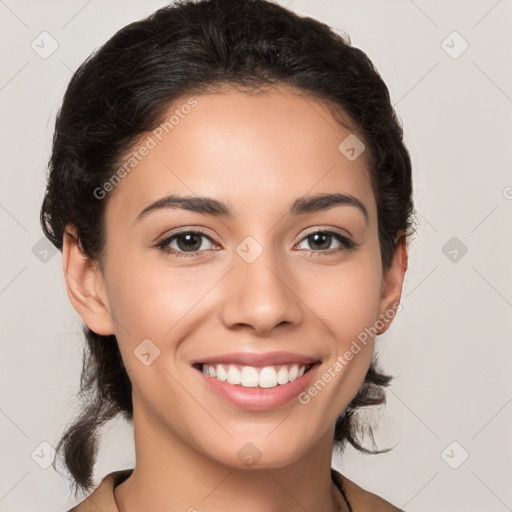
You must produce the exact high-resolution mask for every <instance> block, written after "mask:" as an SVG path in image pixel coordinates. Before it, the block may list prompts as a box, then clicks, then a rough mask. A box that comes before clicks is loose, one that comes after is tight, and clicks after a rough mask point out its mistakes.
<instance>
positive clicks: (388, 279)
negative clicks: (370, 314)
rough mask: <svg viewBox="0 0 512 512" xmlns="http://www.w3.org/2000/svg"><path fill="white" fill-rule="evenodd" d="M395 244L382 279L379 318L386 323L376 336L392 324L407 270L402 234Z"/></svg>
mask: <svg viewBox="0 0 512 512" xmlns="http://www.w3.org/2000/svg"><path fill="white" fill-rule="evenodd" d="M395 244H396V249H395V254H394V256H393V261H392V263H391V266H390V267H389V269H388V270H387V271H386V272H385V273H384V275H383V277H382V288H381V297H380V302H379V314H380V316H379V318H380V319H384V320H385V319H387V321H383V322H381V323H382V324H384V326H383V327H382V328H381V329H379V330H378V334H383V333H385V332H386V331H387V330H388V328H389V326H390V325H391V323H392V320H393V318H394V316H395V314H396V311H397V307H398V305H399V304H400V298H401V296H402V285H403V282H404V277H405V271H406V270H407V239H406V236H405V235H404V234H403V233H402V232H400V233H399V234H398V235H397V236H396V237H395ZM391 311H392V312H393V315H392V316H391V315H390V312H391ZM386 313H387V314H386Z"/></svg>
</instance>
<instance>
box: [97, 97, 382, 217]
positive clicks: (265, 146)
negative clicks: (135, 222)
mask: <svg viewBox="0 0 512 512" xmlns="http://www.w3.org/2000/svg"><path fill="white" fill-rule="evenodd" d="M349 122H350V121H349V119H348V117H347V123H349ZM354 136H355V133H353V132H352V131H351V130H350V129H349V128H347V127H345V126H342V125H341V124H340V123H339V122H337V121H336V120H335V119H334V117H333V115H332V113H331V111H330V110H329V108H328V107H327V105H326V104H325V103H324V102H322V101H320V100H317V99H314V98H312V97H310V96H305V95H303V94H302V95H299V94H297V92H295V91H294V90H291V89H289V88H285V87H275V88H272V89H270V90H268V91H265V92H264V93H258V94H247V93H245V92H242V91H237V90H234V89H228V90H227V91H225V92H221V93H212V94H200V95H192V96H184V97H182V98H180V99H179V100H177V101H175V102H174V103H173V105H172V106H171V107H170V108H168V109H167V111H166V112H165V115H164V116H163V122H162V124H161V125H159V126H158V127H157V128H156V129H154V130H153V131H151V132H147V133H144V134H142V136H141V139H140V142H139V144H138V145H136V146H135V147H134V148H133V150H132V151H131V152H130V153H129V154H127V155H125V156H124V160H123V162H124V163H125V166H124V167H125V169H126V170H127V171H128V172H125V173H123V174H124V177H123V178H122V179H121V180H120V182H119V183H118V185H117V186H116V188H115V190H114V191H113V192H114V193H111V194H112V195H111V197H110V200H109V204H108V207H107V217H108V216H109V213H108V212H109V211H115V212H117V214H118V216H120V217H121V218H123V219H125V220H128V219H135V217H136V216H137V214H138V213H139V212H140V211H141V210H142V209H143V208H144V207H145V206H146V205H147V204H148V203H150V202H152V201H156V200H158V199H159V198H161V197H164V196H166V195H169V194H183V195H197V196H210V197H215V198H217V199H219V200H222V201H226V202H229V204H230V205H232V209H233V210H234V213H235V215H237V214H239V215H243V214H244V213H248V212H252V214H254V211H255V209H256V210H257V211H259V212H261V211H262V208H263V209H264V210H268V211H270V210H275V211H276V212H281V213H282V212H283V210H284V207H285V206H286V205H288V204H289V203H291V202H293V200H294V199H296V198H297V197H299V196H303V195H305V194H314V193H319V192H329V193H332V192H341V193H347V194H352V195H354V196H356V197H358V198H359V199H360V200H361V201H363V202H364V203H365V204H366V206H367V209H368V213H369V215H370V218H371V217H372V216H373V215H375V205H374V198H373V192H372V189H371V181H370V177H369V172H368V169H367V165H366V159H365V157H366V156H367V155H366V154H365V153H364V151H363V153H362V154H361V155H360V157H358V158H356V159H352V158H347V153H346V152H345V151H344V150H345V149H346V148H345V146H346V145H347V144H346V143H345V142H344V141H347V140H348V141H351V140H352V139H351V138H349V139H347V137H354ZM340 144H341V149H340ZM349 145H350V144H349ZM352 145H353V144H352ZM356 149H358V150H360V149H361V148H360V147H358V148H356ZM352 155H353V153H352ZM349 156H350V153H349ZM130 159H131V160H130ZM129 162H131V163H132V165H131V166H130V165H126V164H127V163H129Z"/></svg>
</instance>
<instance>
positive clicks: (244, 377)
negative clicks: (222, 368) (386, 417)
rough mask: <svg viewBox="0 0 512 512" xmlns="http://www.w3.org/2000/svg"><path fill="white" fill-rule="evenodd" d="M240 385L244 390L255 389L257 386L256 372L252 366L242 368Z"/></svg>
mask: <svg viewBox="0 0 512 512" xmlns="http://www.w3.org/2000/svg"><path fill="white" fill-rule="evenodd" d="M240 384H242V386H243V387H244V388H255V387H257V386H258V371H257V370H256V368H253V367H252V366H244V367H243V368H242V371H241V372H240Z"/></svg>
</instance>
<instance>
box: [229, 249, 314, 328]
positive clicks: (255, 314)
mask: <svg viewBox="0 0 512 512" xmlns="http://www.w3.org/2000/svg"><path fill="white" fill-rule="evenodd" d="M226 277H227V279H225V280H224V281H223V285H222V308H221V315H222V321H223V322H224V325H225V326H226V327H227V328H230V329H234V328H235V329H242V328H244V327H245V328H247V329H250V330H253V331H254V333H255V334H257V335H258V336H268V335H270V334H271V333H272V332H273V331H274V330H275V329H276V328H277V327H278V326H281V327H283V326H285V325H288V327H293V326H297V325H299V324H300V323H301V322H302V320H303V315H304V313H303V311H304V304H303V302H302V300H301V298H300V296H299V295H300V290H297V285H296V282H295V280H294V277H293V273H292V272H291V269H289V268H287V267H286V262H285V261H283V260H282V259H281V261H277V259H276V258H275V257H274V256H273V254H272V251H271V250H264V251H263V252H262V254H261V255H260V256H259V257H258V258H257V259H256V260H255V261H253V262H251V263H249V262H247V261H245V260H244V259H243V258H241V257H239V256H238V255H235V257H234V268H233V269H232V270H231V272H229V274H228V276H226Z"/></svg>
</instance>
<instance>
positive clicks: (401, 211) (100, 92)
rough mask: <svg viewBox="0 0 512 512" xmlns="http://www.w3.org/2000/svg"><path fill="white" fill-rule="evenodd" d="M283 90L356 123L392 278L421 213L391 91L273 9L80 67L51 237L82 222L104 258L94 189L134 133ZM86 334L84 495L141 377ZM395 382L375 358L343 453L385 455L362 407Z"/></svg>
mask: <svg viewBox="0 0 512 512" xmlns="http://www.w3.org/2000/svg"><path fill="white" fill-rule="evenodd" d="M278 84H282V85H287V86H291V87H293V88H294V89H295V90H297V91H300V92H303V93H306V94H308V95H310V96H311V97H313V98H318V99H320V100H323V101H325V102H326V104H328V105H329V106H331V107H332V106H334V107H335V109H337V110H338V112H339V113H340V114H342V115H345V116H346V115H348V117H349V118H350V120H352V121H353V123H355V127H356V131H357V133H358V134H359V136H360V137H361V138H362V140H364V143H365V145H366V148H367V149H366V152H365V153H366V154H367V155H368V166H369V172H370V176H371V179H372V183H373V189H374V194H375V198H376V203H377V214H378V231H379V233H378V234H379V243H380V249H381V258H382V265H383V269H384V270H386V269H388V268H389V266H390V264H391V262H392V259H393V255H394V253H395V250H396V246H397V243H398V240H400V239H401V238H402V237H406V240H407V237H409V236H410V235H411V234H412V232H413V228H412V224H413V215H414V212H413V203H412V177H411V161H410V157H409V153H408V151H407V149H406V147H405V145H404V143H403V131H402V127H401V124H400V122H399V120H398V119H397V117H396V114H395V111H394V109H393V107H392V105H391V101H390V96H389V92H388V89H387V87H386V85H385V84H384V82H383V80H382V78H381V77H380V75H379V73H378V71H377V70H376V68H375V67H374V65H373V64H372V62H371V61H370V59H369V58H368V56H367V55H366V54H365V53H364V52H363V51H361V50H359V49H358V48H354V47H353V46H352V45H351V44H350V38H349V37H348V36H346V35H345V36H342V35H340V34H338V33H336V32H335V31H333V30H332V29H331V28H330V27H329V26H327V25H325V24H323V23H321V22H319V21H317V20H314V19H311V18H308V17H301V16H299V15H297V14H295V13H293V12H292V11H289V10H287V9H285V8H283V7H280V6H278V5H276V4H273V3H271V2H268V1H265V0H199V1H193V0H186V1H178V2H176V3H173V4H171V5H169V6H166V7H163V8H161V9H159V10H158V11H156V12H155V13H154V14H152V15H151V16H149V17H148V18H145V19H143V20H141V21H138V22H135V23H131V24H130V25H128V26H126V27H124V28H122V29H121V30H119V31H118V32H117V33H116V34H115V35H114V36H113V37H112V38H111V39H110V40H108V41H107V42H106V43H105V44H104V45H103V46H102V47H101V48H99V49H98V50H97V51H95V52H94V53H93V54H92V55H91V56H89V57H88V58H87V59H86V60H85V62H83V64H82V65H81V66H80V67H79V68H78V69H77V71H76V72H75V73H74V75H73V77H72V79H71V81H70V83H69V85H68V88H67V90H66V93H65V96H64V99H63V103H62V106H61V108H60V110H59V112H58V114H57V119H56V123H55V133H54V137H53V147H52V153H51V157H50V160H49V165H48V167H49V175H48V183H47V189H46V194H45V196H44V200H43V204H42V208H41V223H42V227H43V230H44V233H45V235H46V236H47V237H48V239H49V240H50V241H51V242H52V243H53V244H54V245H55V246H56V247H57V248H58V249H59V250H61V249H62V246H63V237H64V233H65V228H66V226H68V225H72V226H74V227H75V228H76V233H77V238H78V240H79V242H80V244H81V247H82V249H83V251H84V253H85V254H86V255H87V256H88V257H89V258H90V259H97V260H98V261H101V257H102V254H103V251H104V250H105V246H106V244H105V230H104V210H105V205H106V203H107V200H108V198H106V199H103V200H98V198H97V195H96V194H95V193H94V191H95V190H97V189H98V187H101V186H102V184H103V183H105V182H106V181H107V180H108V179H109V178H110V177H111V176H112V175H113V173H114V170H115V169H117V168H118V167H117V166H118V165H119V164H120V162H121V161H122V157H123V155H125V154H126V153H127V152H128V150H129V149H130V148H132V147H133V145H134V143H135V142H136V141H137V138H138V137H139V136H140V135H141V134H143V133H144V132H148V131H151V130H154V129H155V128H156V127H157V126H158V125H159V124H160V123H161V121H162V118H163V116H164V114H165V113H166V111H167V108H168V106H169V105H171V104H172V103H173V101H175V100H176V99H177V98H179V97H182V96H183V95H186V94H193V93H201V92H203V93H208V92H210V91H212V90H214V89H215V88H216V87H221V86H223V85H224V86H225V85H230V86H235V87H241V88H243V89H244V90H247V91H249V90H251V89H252V90H255V89H258V88H263V87H264V86H268V87H271V86H272V85H278ZM344 119H347V118H346V117H344ZM84 334H85V338H86V342H87V343H86V347H85V349H84V354H83V370H82V376H81V382H80V393H79V397H80V398H81V400H82V404H83V405H82V411H81V414H80V415H79V417H78V418H76V420H75V421H74V422H73V423H72V424H71V426H69V428H68V429H67V430H66V431H65V433H64V434H63V436H62V437H61V439H60V441H59V444H58V446H57V452H58V453H59V454H62V453H63V457H64V462H65V465H66V467H67V470H68V471H69V473H70V474H71V476H72V477H73V485H74V487H75V494H77V493H78V491H79V490H82V491H87V490H89V489H90V487H91V486H92V485H93V481H92V476H93V469H94V464H95V461H96V456H97V447H98V432H99V428H100V427H101V426H102V425H103V424H104V423H105V422H106V421H108V420H110V419H112V418H114V417H115V416H116V415H118V414H121V415H123V416H124V417H125V418H126V419H132V418H133V409H132V397H131V382H130V379H129V377H128V374H127V372H126V369H125V367H124V364H123V361H122V359H121V355H120V351H119V348H118V344H117V340H116V337H115V336H113V335H111V336H100V335H99V334H96V333H95V332H93V331H92V330H90V329H89V328H88V327H87V326H84ZM390 380H391V377H390V376H387V375H384V374H382V373H380V371H379V370H378V367H377V364H376V361H375V359H374V360H373V361H372V364H371V366H370V368H369V370H368V373H367V375H366V377H365V380H364V382H363V384H362V386H361V388H360V390H359V392H358V393H357V395H356V396H355V397H354V399H353V400H352V401H351V403H350V404H349V405H348V407H347V408H346V409H345V411H343V412H342V413H341V414H340V416H339V417H338V419H337V421H336V426H335V433H334V445H335V447H337V448H338V449H339V450H340V451H342V450H343V448H344V447H345V445H346V443H347V442H349V443H350V444H352V445H353V446H354V447H355V448H357V449H358V450H361V451H363V452H366V453H375V452H372V451H371V450H368V449H367V448H365V447H363V446H362V444H361V441H360V439H359V438H360V435H361V434H364V433H365V432H369V433H370V434H371V428H369V427H368V425H366V424H365V422H364V421H362V418H359V417H358V410H359V409H360V408H362V407H366V406H371V405H378V404H383V403H384V402H385V393H384V387H385V386H387V385H388V384H389V382H390ZM372 440H373V438H372Z"/></svg>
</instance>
